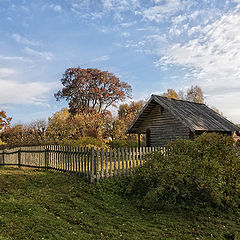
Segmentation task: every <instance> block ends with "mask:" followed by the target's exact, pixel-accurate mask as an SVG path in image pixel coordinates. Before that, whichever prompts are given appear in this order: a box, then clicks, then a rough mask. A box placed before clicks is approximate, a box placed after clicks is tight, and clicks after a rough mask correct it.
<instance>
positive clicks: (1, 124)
mask: <svg viewBox="0 0 240 240" xmlns="http://www.w3.org/2000/svg"><path fill="white" fill-rule="evenodd" d="M11 120H12V118H10V117H7V115H6V112H5V111H3V110H1V111H0V130H2V129H3V128H5V127H7V126H9V125H10V121H11Z"/></svg>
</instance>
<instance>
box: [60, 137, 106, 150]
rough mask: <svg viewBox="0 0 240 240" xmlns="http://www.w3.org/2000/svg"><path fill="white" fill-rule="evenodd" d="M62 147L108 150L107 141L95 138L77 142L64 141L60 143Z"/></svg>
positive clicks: (81, 139)
mask: <svg viewBox="0 0 240 240" xmlns="http://www.w3.org/2000/svg"><path fill="white" fill-rule="evenodd" d="M59 144H60V145H68V146H74V147H89V148H91V147H94V148H107V147H108V145H107V141H106V140H103V139H98V138H93V137H81V138H78V139H77V140H68V139H64V140H62V141H59Z"/></svg>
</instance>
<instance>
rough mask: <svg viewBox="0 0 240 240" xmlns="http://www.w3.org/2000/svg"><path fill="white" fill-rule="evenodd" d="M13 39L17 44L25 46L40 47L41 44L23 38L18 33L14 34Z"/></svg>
mask: <svg viewBox="0 0 240 240" xmlns="http://www.w3.org/2000/svg"><path fill="white" fill-rule="evenodd" d="M12 37H13V39H15V41H16V42H18V43H22V44H25V45H31V46H39V45H40V43H39V42H37V41H35V40H29V39H27V38H25V37H22V36H21V35H19V34H17V33H14V34H13V35H12Z"/></svg>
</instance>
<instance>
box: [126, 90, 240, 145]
mask: <svg viewBox="0 0 240 240" xmlns="http://www.w3.org/2000/svg"><path fill="white" fill-rule="evenodd" d="M236 131H240V128H239V127H237V126H236V125H234V124H233V123H232V122H230V121H228V120H227V119H226V118H224V117H223V116H221V115H220V114H218V113H216V112H215V111H213V110H212V109H210V108H209V107H207V106H206V105H205V104H200V103H194V102H189V101H183V100H175V99H169V98H166V97H162V96H158V95H152V96H151V98H150V100H149V101H148V102H147V103H146V104H145V106H144V107H143V109H142V110H141V112H140V113H139V115H138V116H137V117H136V119H135V120H134V121H133V123H132V124H131V126H130V127H129V129H128V130H127V132H126V133H127V134H130V133H131V134H132V133H133V134H138V135H140V134H146V145H147V146H151V147H153V146H164V145H165V144H167V143H168V142H169V141H174V140H176V139H178V138H183V139H194V137H196V136H199V135H200V134H202V133H203V132H217V133H223V134H228V135H233V133H234V132H236Z"/></svg>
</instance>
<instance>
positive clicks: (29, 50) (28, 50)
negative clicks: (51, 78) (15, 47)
mask: <svg viewBox="0 0 240 240" xmlns="http://www.w3.org/2000/svg"><path fill="white" fill-rule="evenodd" d="M24 51H25V52H26V53H27V54H29V55H32V56H35V57H41V58H43V59H45V60H47V61H50V60H52V59H53V54H52V53H51V52H44V51H37V50H34V49H32V48H29V47H25V48H24Z"/></svg>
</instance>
